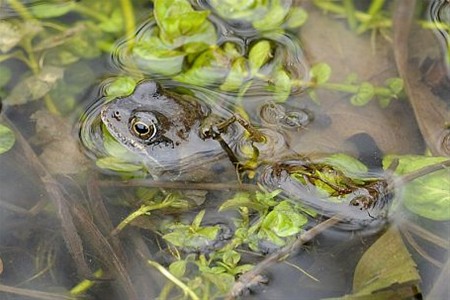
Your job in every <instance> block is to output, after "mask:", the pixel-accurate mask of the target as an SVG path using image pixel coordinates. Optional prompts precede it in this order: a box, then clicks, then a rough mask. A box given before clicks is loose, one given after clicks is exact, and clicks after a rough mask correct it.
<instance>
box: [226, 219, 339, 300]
mask: <svg viewBox="0 0 450 300" xmlns="http://www.w3.org/2000/svg"><path fill="white" fill-rule="evenodd" d="M339 221H341V217H340V216H339V215H335V216H333V217H331V218H330V219H328V220H326V221H323V222H322V223H319V224H318V225H316V226H314V227H313V228H311V229H309V230H308V231H306V232H304V233H303V234H301V235H300V236H299V237H298V238H297V240H295V241H294V242H293V243H292V244H290V245H287V246H286V247H284V248H282V249H280V250H279V251H278V252H276V253H274V254H271V255H269V256H267V257H266V258H265V259H263V260H262V261H261V262H259V263H258V264H257V265H256V266H255V267H254V268H253V269H251V270H250V271H248V272H246V273H244V274H243V275H242V276H241V277H239V279H238V281H237V282H236V283H235V284H234V286H233V287H232V289H231V291H230V293H229V294H228V296H227V297H226V299H230V300H231V299H235V298H236V297H237V296H239V295H240V294H242V292H243V290H245V289H246V287H247V286H249V284H250V283H252V282H253V281H254V278H255V277H258V276H259V275H260V274H261V273H262V272H264V271H265V270H266V269H267V268H269V267H271V266H272V265H274V264H276V263H278V262H279V261H281V260H284V259H286V258H288V257H289V256H290V255H292V254H293V253H295V252H296V251H297V250H299V248H300V247H301V246H302V245H303V244H305V243H307V242H309V241H310V240H312V239H313V238H314V237H316V236H317V235H319V234H320V233H321V232H323V231H324V230H326V229H328V228H330V227H332V226H334V225H335V224H337V223H338V222H339Z"/></svg>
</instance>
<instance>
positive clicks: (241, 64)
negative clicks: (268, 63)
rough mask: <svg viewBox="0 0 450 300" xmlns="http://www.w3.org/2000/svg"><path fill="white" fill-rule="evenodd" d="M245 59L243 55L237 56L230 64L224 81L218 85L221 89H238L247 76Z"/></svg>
mask: <svg viewBox="0 0 450 300" xmlns="http://www.w3.org/2000/svg"><path fill="white" fill-rule="evenodd" d="M247 75H248V72H247V66H246V60H245V58H243V57H239V58H237V59H236V60H235V61H234V62H233V63H232V65H231V69H230V71H229V72H228V76H227V78H226V79H225V82H224V83H223V84H222V85H221V86H220V89H221V90H222V91H235V90H237V89H239V87H241V86H242V84H243V83H244V80H245V78H246V77H247Z"/></svg>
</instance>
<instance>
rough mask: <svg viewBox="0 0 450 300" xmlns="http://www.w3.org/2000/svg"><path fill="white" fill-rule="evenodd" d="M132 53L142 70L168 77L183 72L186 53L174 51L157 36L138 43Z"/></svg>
mask: <svg viewBox="0 0 450 300" xmlns="http://www.w3.org/2000/svg"><path fill="white" fill-rule="evenodd" d="M132 53H133V57H134V59H135V61H136V65H137V66H138V67H140V68H141V69H142V70H148V71H150V72H154V73H160V74H163V75H167V76H171V75H175V74H178V73H180V72H181V70H182V67H183V62H184V57H185V54H184V53H182V52H180V51H176V50H172V49H171V48H170V47H169V46H168V45H166V44H164V43H163V42H162V41H161V40H160V39H159V38H158V37H156V36H152V37H150V38H148V39H146V40H142V41H139V42H137V43H136V44H135V46H134V47H133V50H132Z"/></svg>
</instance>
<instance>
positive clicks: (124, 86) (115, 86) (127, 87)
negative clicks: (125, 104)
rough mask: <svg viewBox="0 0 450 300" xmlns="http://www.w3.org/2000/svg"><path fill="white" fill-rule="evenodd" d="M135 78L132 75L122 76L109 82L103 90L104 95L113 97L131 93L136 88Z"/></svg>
mask: <svg viewBox="0 0 450 300" xmlns="http://www.w3.org/2000/svg"><path fill="white" fill-rule="evenodd" d="M136 84H137V82H136V80H134V78H133V77H129V76H123V77H119V78H117V79H115V80H114V81H113V82H111V83H110V84H109V85H108V86H107V87H106V90H105V96H108V97H110V98H111V99H114V98H116V97H124V96H128V95H131V94H132V93H133V91H134V89H135V88H136Z"/></svg>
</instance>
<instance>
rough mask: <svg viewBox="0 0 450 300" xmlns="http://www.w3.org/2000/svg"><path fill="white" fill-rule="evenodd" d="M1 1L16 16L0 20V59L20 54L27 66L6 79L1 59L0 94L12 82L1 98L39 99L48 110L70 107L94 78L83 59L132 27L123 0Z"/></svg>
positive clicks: (108, 47)
mask: <svg viewBox="0 0 450 300" xmlns="http://www.w3.org/2000/svg"><path fill="white" fill-rule="evenodd" d="M6 2H7V3H2V4H1V5H2V6H7V5H8V6H9V7H10V8H11V9H12V10H14V11H15V13H16V15H17V17H15V18H9V19H8V18H7V19H2V20H1V21H0V36H1V38H0V62H8V61H11V60H20V61H22V62H23V63H24V64H25V65H26V66H27V67H28V71H29V72H26V73H24V74H23V76H22V78H21V80H19V81H17V82H16V81H14V82H13V83H11V81H10V80H9V78H10V76H7V74H8V73H9V72H10V70H9V66H8V65H6V64H5V65H3V64H2V65H1V66H0V75H1V76H0V78H1V80H0V95H2V93H3V94H5V93H4V92H2V87H3V86H4V85H6V84H14V86H13V87H11V86H8V89H9V90H11V92H10V93H8V94H7V95H6V94H5V95H4V96H5V97H4V100H3V102H4V103H5V104H8V105H21V104H24V103H27V102H29V101H33V100H39V99H43V100H44V101H45V105H46V107H47V109H48V110H49V111H50V112H52V113H54V114H66V113H69V112H71V111H73V110H74V109H75V104H76V100H75V98H77V97H80V95H81V94H82V93H83V92H84V91H85V89H86V88H87V86H88V85H89V84H90V82H91V81H92V80H94V73H95V70H94V69H92V67H90V66H88V65H87V64H86V61H90V60H94V59H96V58H99V57H100V56H101V55H102V54H103V53H109V52H110V51H111V50H112V45H113V43H114V42H115V40H116V39H118V38H119V37H120V36H122V35H123V34H125V33H126V34H128V35H132V34H134V31H135V27H136V24H135V22H136V21H135V16H134V13H132V11H133V5H132V4H131V2H130V1H128V0H120V1H119V0H117V1H110V2H108V3H107V4H99V3H96V2H94V1H88V2H76V1H75V2H65V3H61V2H60V1H47V2H46V3H39V5H33V6H30V7H27V6H25V5H23V4H22V3H21V2H20V1H17V0H11V1H6ZM142 2H143V1H142ZM136 6H138V4H136ZM130 11H131V13H130ZM69 14H73V15H75V16H77V17H75V18H73V20H72V21H71V22H70V23H68V24H62V23H61V22H60V21H59V18H62V17H65V16H67V15H69ZM80 74H82V79H81V78H80Z"/></svg>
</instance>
